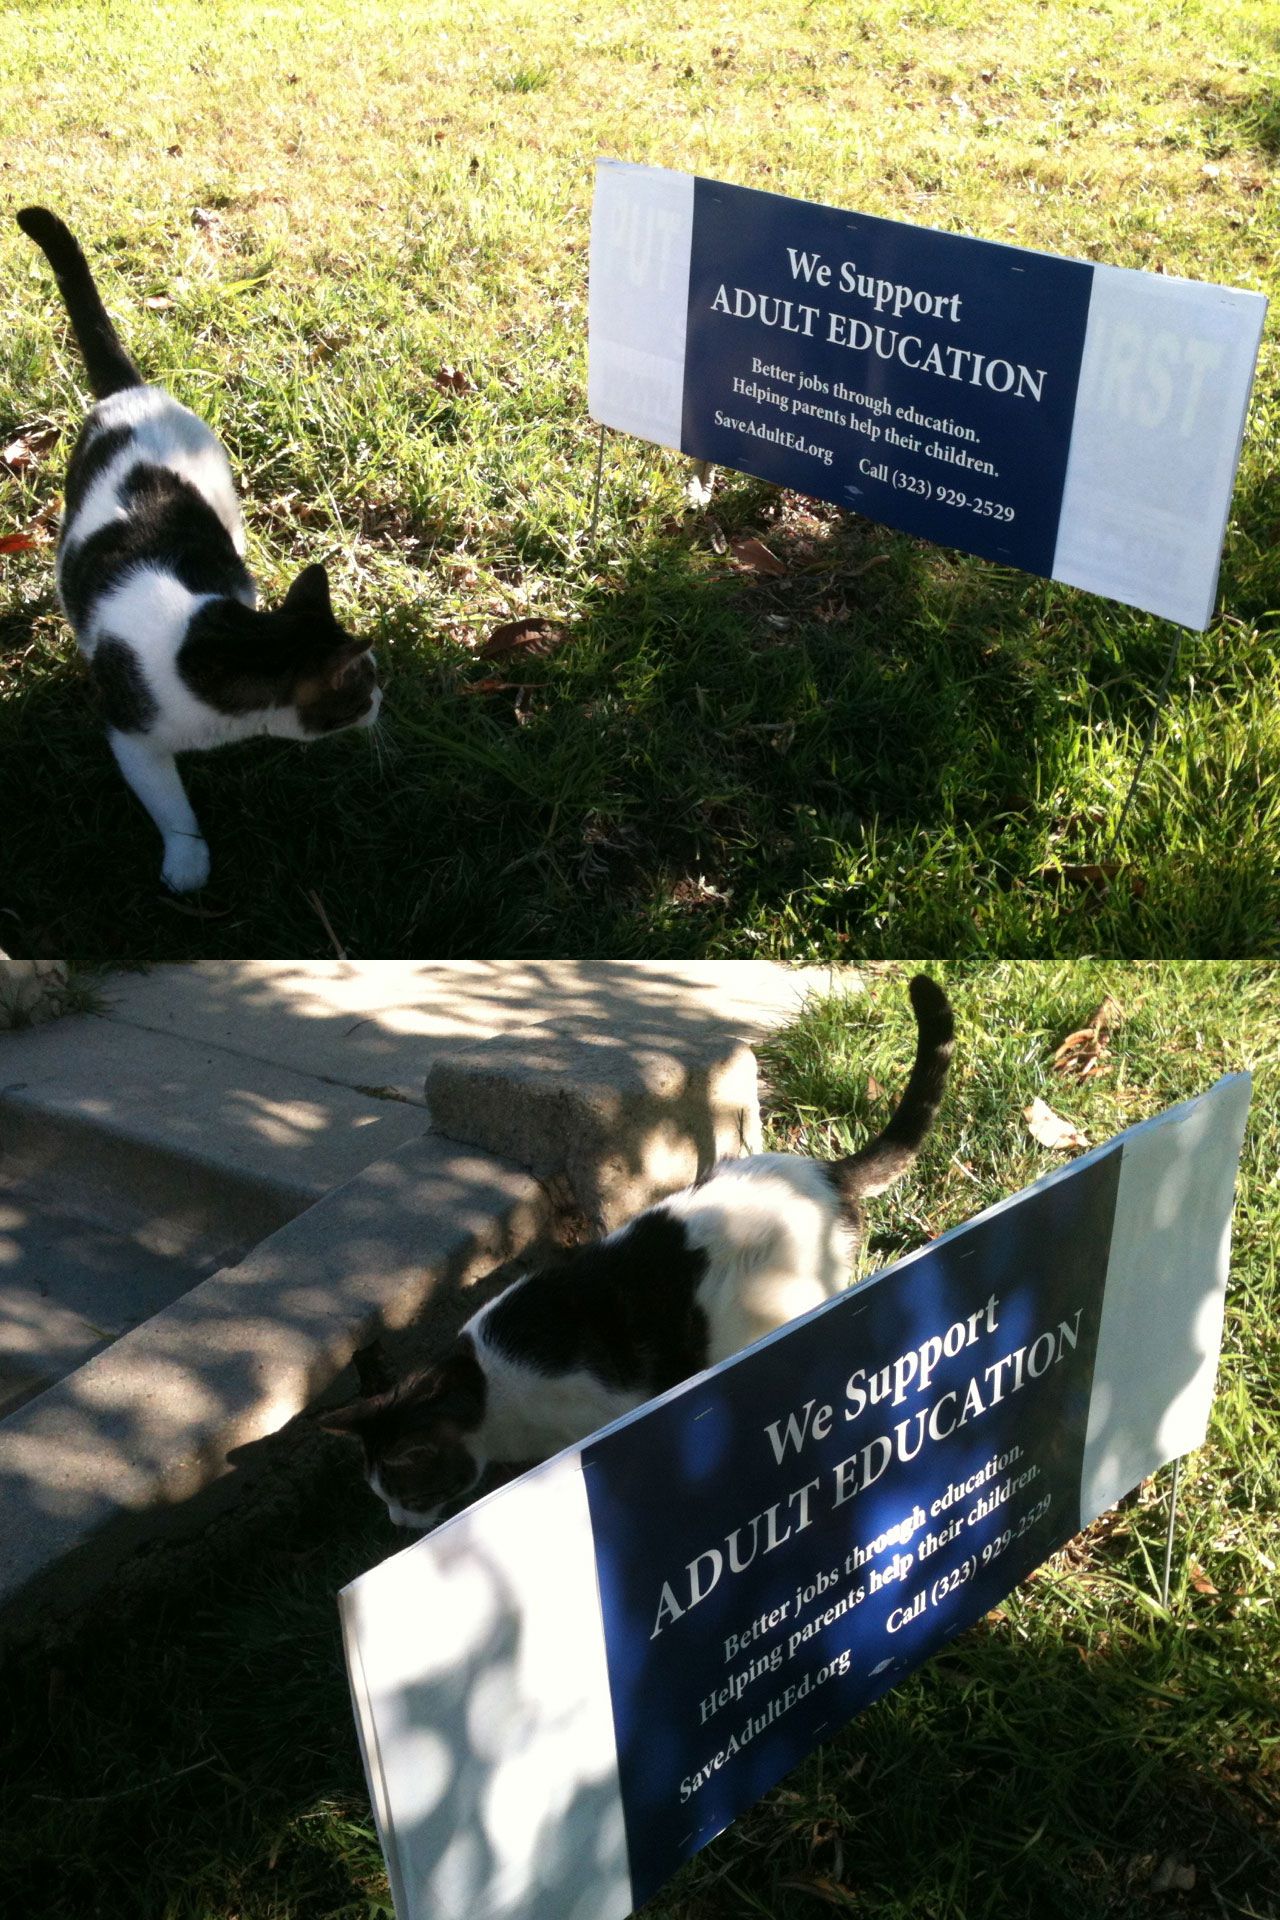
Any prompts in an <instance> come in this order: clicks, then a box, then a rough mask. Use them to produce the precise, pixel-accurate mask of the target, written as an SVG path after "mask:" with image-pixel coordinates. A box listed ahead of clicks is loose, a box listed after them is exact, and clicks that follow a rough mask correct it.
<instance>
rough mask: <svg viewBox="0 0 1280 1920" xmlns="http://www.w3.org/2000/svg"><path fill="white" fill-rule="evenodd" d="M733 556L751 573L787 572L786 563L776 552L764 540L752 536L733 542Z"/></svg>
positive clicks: (777, 573)
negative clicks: (770, 549)
mask: <svg viewBox="0 0 1280 1920" xmlns="http://www.w3.org/2000/svg"><path fill="white" fill-rule="evenodd" d="M732 547H733V557H734V559H735V560H736V561H737V563H738V565H739V566H740V567H744V568H746V569H747V570H748V571H749V572H751V573H768V574H772V575H774V576H775V578H776V577H777V576H778V575H779V574H784V573H785V572H786V570H787V569H786V565H785V563H784V562H783V561H781V560H779V558H778V556H777V554H776V553H771V552H770V551H769V549H768V547H766V545H765V544H764V541H763V540H756V539H753V538H751V537H747V538H744V539H739V540H735V541H733V542H732Z"/></svg>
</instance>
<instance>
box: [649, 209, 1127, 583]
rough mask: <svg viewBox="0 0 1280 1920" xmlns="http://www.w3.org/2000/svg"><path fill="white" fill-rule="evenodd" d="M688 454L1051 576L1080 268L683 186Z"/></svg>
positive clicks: (1079, 310) (1083, 272)
mask: <svg viewBox="0 0 1280 1920" xmlns="http://www.w3.org/2000/svg"><path fill="white" fill-rule="evenodd" d="M690 259H691V265H690V275H689V307H688V325H687V333H686V342H687V344H686V348H685V381H684V411H683V418H682V427H681V447H682V449H683V451H684V452H685V453H689V454H692V455H694V456H695V458H697V459H700V460H714V461H716V462H718V463H720V464H721V465H723V466H726V467H737V468H739V469H740V470H742V471H744V472H746V473H754V474H759V475H760V476H761V478H762V479H765V480H774V481H776V482H777V483H778V485H779V486H787V487H799V488H800V490H801V491H802V492H805V493H809V494H816V495H818V496H819V497H820V498H822V499H825V500H837V501H839V502H840V504H841V505H842V506H846V507H852V508H855V509H856V510H857V511H858V512H859V513H864V514H866V515H868V516H869V518H871V519H872V520H881V521H884V522H885V523H886V524H887V525H888V526H891V527H899V528H901V529H902V531H903V532H904V533H913V534H917V535H919V536H920V537H922V538H923V539H926V540H935V541H939V542H941V543H943V544H944V545H947V546H952V547H963V548H965V549H966V550H967V551H968V552H970V553H980V554H984V555H985V556H986V557H987V558H988V559H991V560H1000V561H1003V562H1004V563H1005V564H1006V565H1008V566H1015V567H1021V568H1023V569H1025V570H1026V571H1027V572H1030V573H1043V574H1047V573H1050V572H1051V571H1052V568H1053V552H1054V546H1055V544H1056V541H1057V533H1058V516H1059V513H1060V510H1061V506H1062V488H1063V482H1064V480H1065V478H1066V469H1067V448H1068V445H1069V443H1070V439H1071V423H1072V419H1073V417H1074V414H1075V404H1076V385H1077V382H1078V380H1079V377H1080V362H1081V359H1082V357H1083V354H1084V338H1085V329H1086V326H1087V324H1088V319H1089V293H1090V288H1091V285H1092V281H1093V269H1092V268H1091V267H1088V266H1085V265H1084V264H1082V263H1081V262H1080V261H1077V260H1059V259H1055V258H1054V256H1053V255H1052V254H1047V253H1027V252H1025V251H1024V250H1022V249H1021V248H1018V247H1002V246H995V245H992V244H990V243H988V242H986V241H982V240H964V239H960V238H959V237H957V236H956V235H954V234H950V233H934V232H932V231H930V230H929V229H928V228H924V227H910V226H905V225H903V224H902V222H900V221H896V220H876V219H871V218H869V217H868V216H866V215H862V216H857V217H855V216H854V215H852V214H847V213H839V212H837V211H836V209H835V208H834V207H819V206H811V205H807V204H806V203H804V202H803V201H802V202H796V201H794V200H784V199H783V198H782V197H781V196H780V195H778V194H773V193H754V192H750V191H748V190H747V189H746V188H743V187H727V186H720V185H717V184H716V183H715V182H713V181H710V180H697V181H695V182H694V196H693V244H692V252H691V256H690Z"/></svg>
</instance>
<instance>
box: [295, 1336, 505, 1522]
mask: <svg viewBox="0 0 1280 1920" xmlns="http://www.w3.org/2000/svg"><path fill="white" fill-rule="evenodd" d="M359 1362H364V1364H361V1365H360V1375H361V1384H362V1385H363V1386H369V1385H374V1386H376V1387H377V1388H378V1390H377V1391H374V1392H366V1393H365V1394H364V1395H362V1396H361V1398H360V1399H358V1400H352V1401H349V1402H348V1403H347V1405H346V1406H344V1407H335V1408H334V1409H333V1410H332V1411H331V1412H325V1413H321V1414H319V1415H318V1416H317V1424H318V1425H320V1426H322V1427H324V1428H326V1429H327V1431H328V1432H330V1433H343V1434H348V1435H350V1436H351V1437H352V1438H354V1439H358V1440H359V1441H360V1443H361V1446H362V1448H363V1450H364V1467H365V1478H366V1479H367V1480H368V1482H369V1485H370V1487H371V1488H372V1489H373V1491H374V1493H376V1494H377V1496H378V1498H379V1499H380V1500H381V1501H382V1502H383V1503H384V1504H385V1506H386V1509H387V1512H388V1513H389V1514H390V1516H391V1518H392V1519H393V1520H394V1521H395V1523H396V1525H397V1526H400V1527H413V1528H417V1529H418V1530H424V1529H426V1528H428V1527H434V1526H435V1525H436V1524H437V1522H438V1521H440V1520H442V1519H444V1518H445V1517H446V1515H447V1514H448V1513H449V1511H450V1510H451V1509H452V1508H454V1507H455V1506H458V1505H461V1504H462V1503H463V1502H464V1501H465V1499H466V1497H467V1495H468V1494H470V1493H471V1492H472V1490H473V1489H474V1488H475V1487H476V1486H477V1485H478V1484H479V1481H480V1476H481V1475H482V1474H483V1472H484V1469H485V1461H484V1460H483V1459H482V1458H481V1457H479V1456H478V1455H477V1454H475V1453H473V1452H472V1451H471V1449H470V1448H469V1447H468V1445H467V1443H466V1439H465V1437H464V1436H465V1435H466V1434H467V1433H468V1432H469V1431H471V1430H473V1429H474V1428H475V1427H477V1426H478V1425H479V1423H480V1420H481V1418H482V1417H483V1411H484V1383H483V1376H482V1375H481V1373H480V1369H479V1367H478V1366H477V1364H476V1362H475V1359H474V1357H472V1356H469V1355H465V1354H457V1355H452V1356H450V1357H449V1358H448V1359H446V1360H445V1361H443V1362H442V1363H441V1364H440V1365H439V1366H438V1367H433V1368H431V1369H429V1370H428V1371H427V1372H425V1373H419V1374H412V1375H410V1376H408V1377H407V1378H406V1379H404V1380H399V1381H396V1382H395V1383H394V1384H386V1385H383V1384H382V1380H381V1379H378V1378H377V1377H376V1376H375V1377H374V1378H373V1379H371V1378H370V1374H371V1372H372V1368H371V1366H370V1363H369V1361H368V1359H367V1356H366V1355H360V1356H358V1363H359ZM378 1372H379V1373H381V1374H382V1376H383V1378H386V1375H385V1370H384V1369H383V1368H382V1367H381V1363H379V1366H378Z"/></svg>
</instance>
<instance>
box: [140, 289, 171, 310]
mask: <svg viewBox="0 0 1280 1920" xmlns="http://www.w3.org/2000/svg"><path fill="white" fill-rule="evenodd" d="M142 304H143V306H144V307H150V308H151V311H152V312H153V313H163V312H164V310H165V309H166V308H167V307H171V306H172V305H173V302H172V300H171V299H170V298H169V296H168V294H167V293H153V294H151V295H150V297H149V298H148V299H146V300H144V301H143V303H142Z"/></svg>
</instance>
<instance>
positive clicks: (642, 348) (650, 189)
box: [587, 160, 694, 452]
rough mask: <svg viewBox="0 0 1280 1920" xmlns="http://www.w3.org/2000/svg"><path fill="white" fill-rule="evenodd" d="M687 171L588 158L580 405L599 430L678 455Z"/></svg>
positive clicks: (689, 242) (688, 243) (689, 212)
mask: <svg viewBox="0 0 1280 1920" xmlns="http://www.w3.org/2000/svg"><path fill="white" fill-rule="evenodd" d="M693 185H694V182H693V175H692V174H691V173H674V172H672V171H671V170H670V169H668V168H666V167H640V166H632V165H629V164H627V163H625V162H622V161H612V160H600V161H598V162H597V163H596V192H595V204H594V207H593V209H592V216H591V274H590V282H589V313H588V320H587V340H588V360H587V406H588V409H589V411H590V413H591V416H592V418H593V419H595V420H597V421H599V423H600V424H601V425H602V426H606V427H616V428H617V429H618V430H619V432H622V433H631V434H634V435H635V436H636V437H637V439H640V440H649V441H653V442H656V444H657V445H658V446H662V447H671V448H672V449H673V450H674V451H676V452H679V449H680V440H681V431H682V424H683V419H684V350H685V335H686V333H687V330H688V320H689V262H690V258H691V255H692V252H693Z"/></svg>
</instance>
